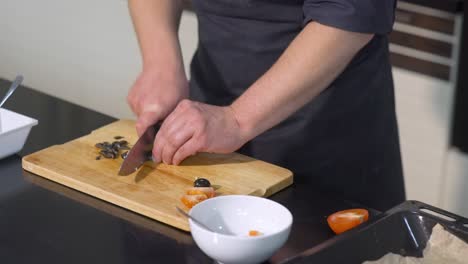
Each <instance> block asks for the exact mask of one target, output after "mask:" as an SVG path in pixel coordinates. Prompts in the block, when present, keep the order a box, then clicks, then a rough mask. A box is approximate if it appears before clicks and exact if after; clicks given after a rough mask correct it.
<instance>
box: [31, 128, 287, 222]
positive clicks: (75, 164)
mask: <svg viewBox="0 0 468 264" xmlns="http://www.w3.org/2000/svg"><path fill="white" fill-rule="evenodd" d="M134 127H135V126H134V121H131V120H120V121H117V122H114V123H112V124H109V125H107V126H104V127H102V128H99V129H97V130H95V131H93V132H92V133H91V134H89V135H87V136H84V137H81V138H78V139H76V140H73V141H70V142H68V143H65V144H63V145H56V146H52V147H49V148H47V149H44V150H41V151H38V152H36V153H33V154H30V155H28V156H25V157H24V158H23V168H24V169H25V170H27V171H30V172H32V173H34V174H37V175H40V176H42V177H44V178H47V179H49V180H52V181H55V182H58V183H60V184H63V185H66V186H68V187H71V188H73V189H76V190H79V191H81V192H83V193H87V194H89V195H92V196H95V197H97V198H100V199H102V200H105V201H108V202H110V203H113V204H116V205H119V206H121V207H124V208H126V209H129V210H132V211H134V212H137V213H139V214H142V215H145V216H147V217H150V218H152V219H155V220H158V221H161V222H163V223H166V224H168V225H171V226H174V227H176V228H179V229H182V230H186V231H189V226H188V222H187V220H186V219H185V218H184V217H183V216H181V215H179V214H178V213H177V212H176V210H175V206H176V205H177V206H180V207H183V204H182V203H181V202H180V197H181V196H182V195H183V194H184V192H185V190H186V189H187V188H189V187H191V186H192V185H193V181H194V180H195V179H196V178H197V177H203V178H207V179H208V180H210V181H211V183H212V184H213V185H214V186H215V187H216V193H217V195H228V194H246V195H255V196H263V197H268V196H270V195H272V194H274V193H276V192H278V191H280V190H281V189H283V188H285V187H287V186H289V185H291V184H292V182H293V175H292V172H291V171H289V170H287V169H284V168H281V167H278V166H275V165H272V164H269V163H266V162H263V161H260V160H256V159H253V158H250V157H247V156H244V155H241V154H238V153H232V154H211V153H199V154H197V155H195V156H192V157H190V158H188V159H187V160H185V161H184V162H183V163H182V164H181V165H179V166H173V165H165V164H157V165H155V164H152V163H146V164H145V165H144V166H143V167H142V168H141V169H140V170H139V171H137V172H135V173H133V174H131V175H130V176H118V175H117V172H118V169H119V167H120V164H121V163H122V159H121V158H120V157H119V158H117V159H101V160H96V156H97V155H98V149H97V148H95V147H94V145H95V144H96V143H98V142H103V141H109V142H112V141H114V136H124V139H125V140H127V141H128V142H130V143H131V144H133V143H134V142H136V140H137V135H136V132H135V128H134Z"/></svg>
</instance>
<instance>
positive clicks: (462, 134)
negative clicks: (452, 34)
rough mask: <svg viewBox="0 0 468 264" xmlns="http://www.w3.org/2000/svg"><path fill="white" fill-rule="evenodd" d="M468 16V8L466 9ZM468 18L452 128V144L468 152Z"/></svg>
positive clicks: (464, 24)
mask: <svg viewBox="0 0 468 264" xmlns="http://www.w3.org/2000/svg"><path fill="white" fill-rule="evenodd" d="M465 18H468V10H465ZM467 46H468V19H464V22H463V34H462V40H461V45H460V64H459V68H458V79H457V86H456V89H457V90H456V93H455V115H454V120H453V129H452V131H453V132H452V144H453V145H454V146H455V147H458V148H459V149H460V150H462V151H464V152H465V153H468V74H467V73H468V47H467Z"/></svg>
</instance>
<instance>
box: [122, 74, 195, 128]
mask: <svg viewBox="0 0 468 264" xmlns="http://www.w3.org/2000/svg"><path fill="white" fill-rule="evenodd" d="M188 95H189V88H188V81H187V78H186V77H185V73H184V70H183V69H182V70H169V69H167V68H164V66H162V67H158V68H155V67H153V68H149V69H144V70H143V71H142V72H141V73H140V75H139V76H138V78H137V80H136V81H135V83H134V84H133V86H132V88H131V89H130V91H129V93H128V96H127V102H128V104H129V105H130V108H131V109H132V111H133V112H134V113H135V114H136V115H137V123H136V130H137V133H138V136H141V135H142V134H143V133H144V132H145V130H146V129H147V128H148V127H149V126H152V125H154V124H156V123H157V122H158V121H160V120H163V119H164V118H165V117H166V116H167V115H169V114H170V113H171V112H172V110H173V109H174V108H175V107H176V106H177V104H178V103H179V102H180V101H181V100H182V99H186V98H188Z"/></svg>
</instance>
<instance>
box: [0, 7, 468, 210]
mask: <svg viewBox="0 0 468 264" xmlns="http://www.w3.org/2000/svg"><path fill="white" fill-rule="evenodd" d="M415 2H416V3H417V4H415ZM418 2H424V1H417V0H415V1H410V0H408V1H400V2H399V4H398V10H397V16H396V23H395V27H394V32H393V33H392V34H391V36H390V40H391V46H390V50H391V52H392V55H391V56H392V63H393V65H394V67H393V73H394V80H395V87H396V102H397V114H398V120H399V126H400V127H399V129H400V136H401V145H402V156H403V162H404V172H405V180H406V186H407V194H408V198H409V199H415V200H420V201H424V202H427V203H430V204H433V205H435V206H439V207H443V208H445V209H447V210H449V211H453V212H456V213H459V214H462V215H465V216H468V203H465V201H468V192H466V190H468V156H467V155H466V154H464V153H462V152H461V151H459V150H458V148H456V147H452V146H451V145H450V139H451V128H452V116H453V105H454V101H455V97H454V96H455V89H456V83H457V75H458V65H459V60H458V58H459V53H460V39H461V36H462V23H463V15H462V13H461V12H460V10H459V9H460V6H458V5H453V6H450V5H448V4H447V3H448V2H450V3H451V4H453V3H455V2H456V1H455V0H453V1H452V0H451V1H448V2H444V1H442V0H441V1H439V2H440V3H441V4H440V8H439V6H436V7H437V8H434V7H432V8H431V7H427V5H420V4H419V3H418ZM442 2H443V3H442ZM0 35H1V36H2V40H1V41H0V78H5V79H12V78H14V76H15V75H16V74H17V73H22V74H24V76H25V84H26V85H27V86H29V87H32V88H34V89H37V90H40V91H42V92H44V93H47V94H51V95H54V96H57V97H59V98H62V99H64V100H67V101H70V102H73V103H76V104H79V105H82V106H85V107H88V108H90V109H94V110H96V111H99V112H102V113H105V114H108V115H110V116H113V117H116V118H133V115H132V113H131V112H130V110H129V108H128V106H127V104H126V101H125V97H126V94H127V91H128V89H129V87H130V86H131V84H132V83H133V81H134V80H135V78H136V76H137V74H138V73H139V71H140V69H141V68H140V55H139V50H138V45H137V42H136V38H135V35H134V32H133V28H132V24H131V20H130V17H129V14H128V9H127V2H126V1H123V0H120V1H115V0H101V1H91V0H82V1H58V0H43V1H27V0H16V1H4V2H3V3H2V4H1V8H0ZM179 35H180V39H181V43H182V51H183V56H184V63H185V66H186V69H187V73H188V66H189V62H190V59H191V57H192V55H193V53H194V51H195V48H196V45H197V41H198V40H197V21H196V17H195V15H194V14H193V13H192V12H190V11H185V12H184V14H183V16H182V22H181V27H180V32H179Z"/></svg>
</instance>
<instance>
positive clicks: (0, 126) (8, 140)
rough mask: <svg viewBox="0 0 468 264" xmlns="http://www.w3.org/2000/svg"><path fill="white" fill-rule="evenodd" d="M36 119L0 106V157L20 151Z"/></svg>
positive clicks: (35, 123)
mask: <svg viewBox="0 0 468 264" xmlns="http://www.w3.org/2000/svg"><path fill="white" fill-rule="evenodd" d="M35 125H37V120H36V119H33V118H30V117H27V116H24V115H21V114H18V113H15V112H13V111H9V110H6V109H4V108H0V146H1V147H0V159H2V158H4V157H8V156H10V155H12V154H15V153H17V152H18V151H20V150H21V149H22V148H23V146H24V143H25V142H26V139H27V138H28V135H29V132H30V131H31V128H32V127H33V126H35Z"/></svg>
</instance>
